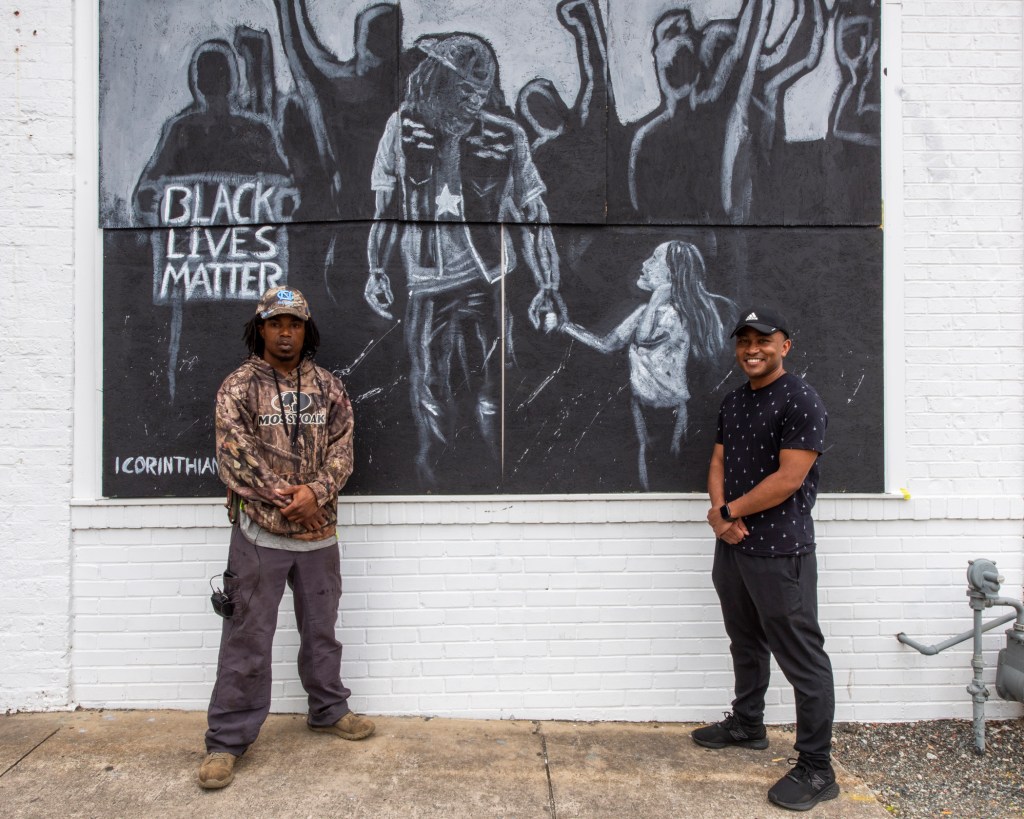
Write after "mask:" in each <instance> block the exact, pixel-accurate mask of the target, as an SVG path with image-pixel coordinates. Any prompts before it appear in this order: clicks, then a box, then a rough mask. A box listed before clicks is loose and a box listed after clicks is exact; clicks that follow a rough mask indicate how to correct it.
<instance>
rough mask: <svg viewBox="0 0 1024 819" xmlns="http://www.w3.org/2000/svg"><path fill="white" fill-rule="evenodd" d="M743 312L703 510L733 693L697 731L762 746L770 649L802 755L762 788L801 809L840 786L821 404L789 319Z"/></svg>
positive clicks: (707, 741)
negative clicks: (827, 598) (823, 537)
mask: <svg viewBox="0 0 1024 819" xmlns="http://www.w3.org/2000/svg"><path fill="white" fill-rule="evenodd" d="M741 315H742V316H743V318H741V319H740V322H739V324H738V325H737V326H736V329H735V330H734V331H733V333H732V335H733V336H734V337H735V338H736V361H737V362H738V364H739V366H740V368H741V369H742V370H743V372H744V374H745V375H746V376H747V383H746V384H745V385H743V386H742V387H740V388H739V389H737V390H734V391H733V392H731V393H730V394H729V395H728V396H726V398H725V400H724V401H723V402H722V408H721V410H720V411H719V416H718V433H717V437H716V442H715V448H714V451H713V453H712V456H711V465H710V467H709V469H708V493H709V495H710V496H711V509H710V510H709V511H708V516H707V517H708V524H709V525H710V526H711V528H712V529H713V530H714V532H715V538H716V544H715V562H714V569H713V570H712V579H713V581H714V584H715V590H716V591H717V592H718V598H719V601H720V603H721V607H722V617H723V619H724V621H725V630H726V632H727V633H728V635H729V640H730V647H729V648H730V651H731V653H732V661H733V672H734V674H735V680H736V689H735V694H736V698H735V699H734V700H733V702H732V707H733V712H732V713H731V714H727V715H726V718H725V719H724V720H723V721H722V722H719V723H716V724H714V725H708V726H705V727H703V728H698V729H697V730H695V731H694V732H693V734H692V737H693V740H694V742H696V743H697V744H698V745H703V746H705V747H708V748H725V747H728V746H739V747H745V748H758V749H763V748H767V747H768V738H767V735H766V732H765V728H764V707H765V702H764V695H765V692H766V691H767V689H768V679H769V668H770V666H769V663H770V660H771V655H774V656H775V659H776V661H777V662H778V664H779V667H780V668H781V669H782V672H783V673H784V674H785V675H786V679H787V680H789V682H790V684H791V685H792V686H793V690H794V692H795V699H796V712H797V713H796V724H797V731H796V743H795V747H796V750H797V753H798V755H799V756H798V759H797V760H796V764H795V765H794V767H793V769H792V770H791V771H790V772H789V773H787V774H786V776H784V777H782V778H781V779H780V780H779V781H778V782H777V783H776V784H775V785H774V786H772V788H771V790H769V791H768V799H769V800H770V801H771V802H773V803H775V804H776V805H779V806H781V807H784V808H789V809H791V810H808V809H810V808H812V807H814V806H815V805H816V804H818V802H821V801H823V800H825V799H834V798H835V797H836V796H838V795H839V786H838V784H836V778H835V772H834V771H833V770H832V765H831V746H832V720H833V717H834V713H835V691H834V684H833V679H832V665H831V663H830V662H829V658H828V655H827V654H826V653H825V649H824V644H825V638H824V637H823V635H822V633H821V628H820V627H819V625H818V569H817V561H816V558H815V552H814V550H815V541H814V521H813V520H812V519H811V509H812V508H813V506H814V501H815V498H816V496H817V489H818V458H819V456H820V455H821V453H822V452H823V451H824V446H825V428H826V426H827V424H828V414H827V413H826V412H825V406H824V404H822V402H821V399H820V398H819V397H818V394H817V393H816V392H815V391H814V389H813V388H812V387H811V386H810V385H809V384H807V383H806V382H805V381H804V380H803V379H802V378H799V377H798V376H795V375H792V374H791V373H787V372H786V371H785V369H784V368H783V361H784V359H785V357H786V356H787V355H788V354H789V351H790V349H791V348H792V345H793V342H792V341H791V339H790V334H789V331H788V330H787V329H786V326H787V325H786V323H785V322H784V321H783V320H782V319H781V318H780V317H779V316H778V315H776V314H775V313H773V312H770V311H768V310H764V309H761V308H755V309H749V310H745V311H744V312H743V313H742V314H741Z"/></svg>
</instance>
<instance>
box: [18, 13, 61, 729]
mask: <svg viewBox="0 0 1024 819" xmlns="http://www.w3.org/2000/svg"><path fill="white" fill-rule="evenodd" d="M0 21H2V22H0V180H3V191H4V193H3V199H2V202H0V282H2V292H3V298H2V304H3V307H2V316H3V319H2V323H3V329H2V331H0V383H2V388H0V419H2V421H0V508H2V509H3V513H2V514H0V565H2V567H3V568H2V571H0V713H2V712H3V711H4V710H6V709H9V708H54V707H60V706H62V705H65V704H67V703H68V702H69V699H70V696H71V694H70V690H69V686H68V673H69V657H68V647H69V627H70V619H69V605H70V604H69V590H70V540H71V534H70V512H69V509H68V502H69V501H70V499H71V415H72V402H71V390H72V382H73V377H74V376H73V371H72V367H71V362H72V319H73V314H74V310H73V306H74V300H73V298H72V282H73V277H74V267H73V263H74V260H73V234H72V230H71V227H72V202H73V197H74V153H73V149H74V144H73V140H72V133H73V129H72V125H73V102H74V87H73V83H72V71H71V67H72V59H71V42H72V37H71V30H72V14H71V7H70V3H68V2H54V1H53V0H34V2H32V3H16V2H11V0H0Z"/></svg>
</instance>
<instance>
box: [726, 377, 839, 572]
mask: <svg viewBox="0 0 1024 819" xmlns="http://www.w3.org/2000/svg"><path fill="white" fill-rule="evenodd" d="M827 425H828V413H827V412H826V411H825V405H824V404H823V403H822V401H821V398H820V397H819V396H818V393H817V392H815V391H814V388H813V387H811V386H810V385H809V384H807V383H806V382H805V381H804V380H803V379H802V378H800V377H799V376H796V375H793V374H792V373H784V374H783V375H782V376H780V377H779V378H777V379H775V381H773V382H772V383H771V384H769V385H768V386H766V387H761V389H758V390H754V389H751V387H750V384H744V385H743V386H742V387H740V388H739V389H737V390H734V391H733V392H731V393H729V395H727V396H726V397H725V400H724V401H723V402H722V408H721V409H720V410H719V412H718V434H717V437H716V439H715V440H716V442H717V443H719V444H722V446H723V447H724V450H725V498H726V502H727V503H728V502H729V501H731V500H735V499H736V498H738V497H740V496H741V495H744V494H746V493H747V492H749V491H750V490H751V489H753V488H754V487H755V486H756V485H757V484H759V483H760V482H761V481H762V480H764V479H765V478H766V477H767V476H768V475H770V474H771V473H773V472H776V471H777V470H778V468H779V451H780V450H783V449H809V450H814V451H815V452H818V453H821V452H824V450H825V428H826V426H827ZM818 460H820V458H819V459H818ZM817 495H818V461H817V460H816V461H815V462H814V466H812V467H811V470H810V472H808V473H807V477H806V478H804V482H803V484H802V485H801V486H800V488H799V489H798V490H797V491H796V492H795V493H794V494H793V495H792V496H791V497H790V498H788V499H787V500H785V501H783V502H782V503H780V504H779V505H778V506H773V507H772V508H771V509H765V510H764V511H763V512H757V513H755V514H753V515H745V516H744V518H743V522H744V523H745V524H746V526H747V529H748V530H749V531H750V534H749V535H747V537H745V538H744V539H743V540H742V541H740V542H739V544H737V545H736V548H737V549H739V550H740V551H741V552H744V553H746V554H752V555H766V556H777V555H800V554H807V553H808V552H813V551H814V521H813V520H812V519H811V509H812V508H813V507H814V501H815V498H816V497H817Z"/></svg>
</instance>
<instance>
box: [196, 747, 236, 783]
mask: <svg viewBox="0 0 1024 819" xmlns="http://www.w3.org/2000/svg"><path fill="white" fill-rule="evenodd" d="M236 759H238V757H236V756H235V755H234V754H229V753H225V752H223V751H221V752H218V753H215V754H207V755H206V759H204V760H203V764H202V765H200V766H199V786H200V787H202V788H208V789H210V790H213V789H215V788H226V787H227V786H228V785H230V784H231V783H232V782H233V781H234V779H235V760H236Z"/></svg>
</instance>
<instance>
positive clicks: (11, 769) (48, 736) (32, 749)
mask: <svg viewBox="0 0 1024 819" xmlns="http://www.w3.org/2000/svg"><path fill="white" fill-rule="evenodd" d="M59 730H60V728H54V729H53V730H52V731H51V732H50V733H48V734H47V735H46V736H45V737H43V738H42V739H41V740H39V742H37V743H36V744H35V745H33V746H32V747H31V748H29V749H28V750H27V751H25V753H23V754H22V755H21V756H20V757H18V758H17V759H16V760H14V764H12V765H10V766H9V767H8V768H7V770H5V771H4V772H3V773H0V777H4V776H7V774H9V773H10V772H11V771H13V770H14V769H15V768H17V767H18V766H19V765H20V764H21V763H22V761H23V760H24V759H25V758H26V757H28V756H29V755H30V754H31V753H32V752H33V751H35V749H36V748H38V747H39V746H40V745H42V744H43V743H44V742H46V741H47V740H48V739H50V738H51V737H52V736H53V735H54V734H56V733H57V732H58V731H59ZM548 782H549V787H550V778H549V780H548Z"/></svg>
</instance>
